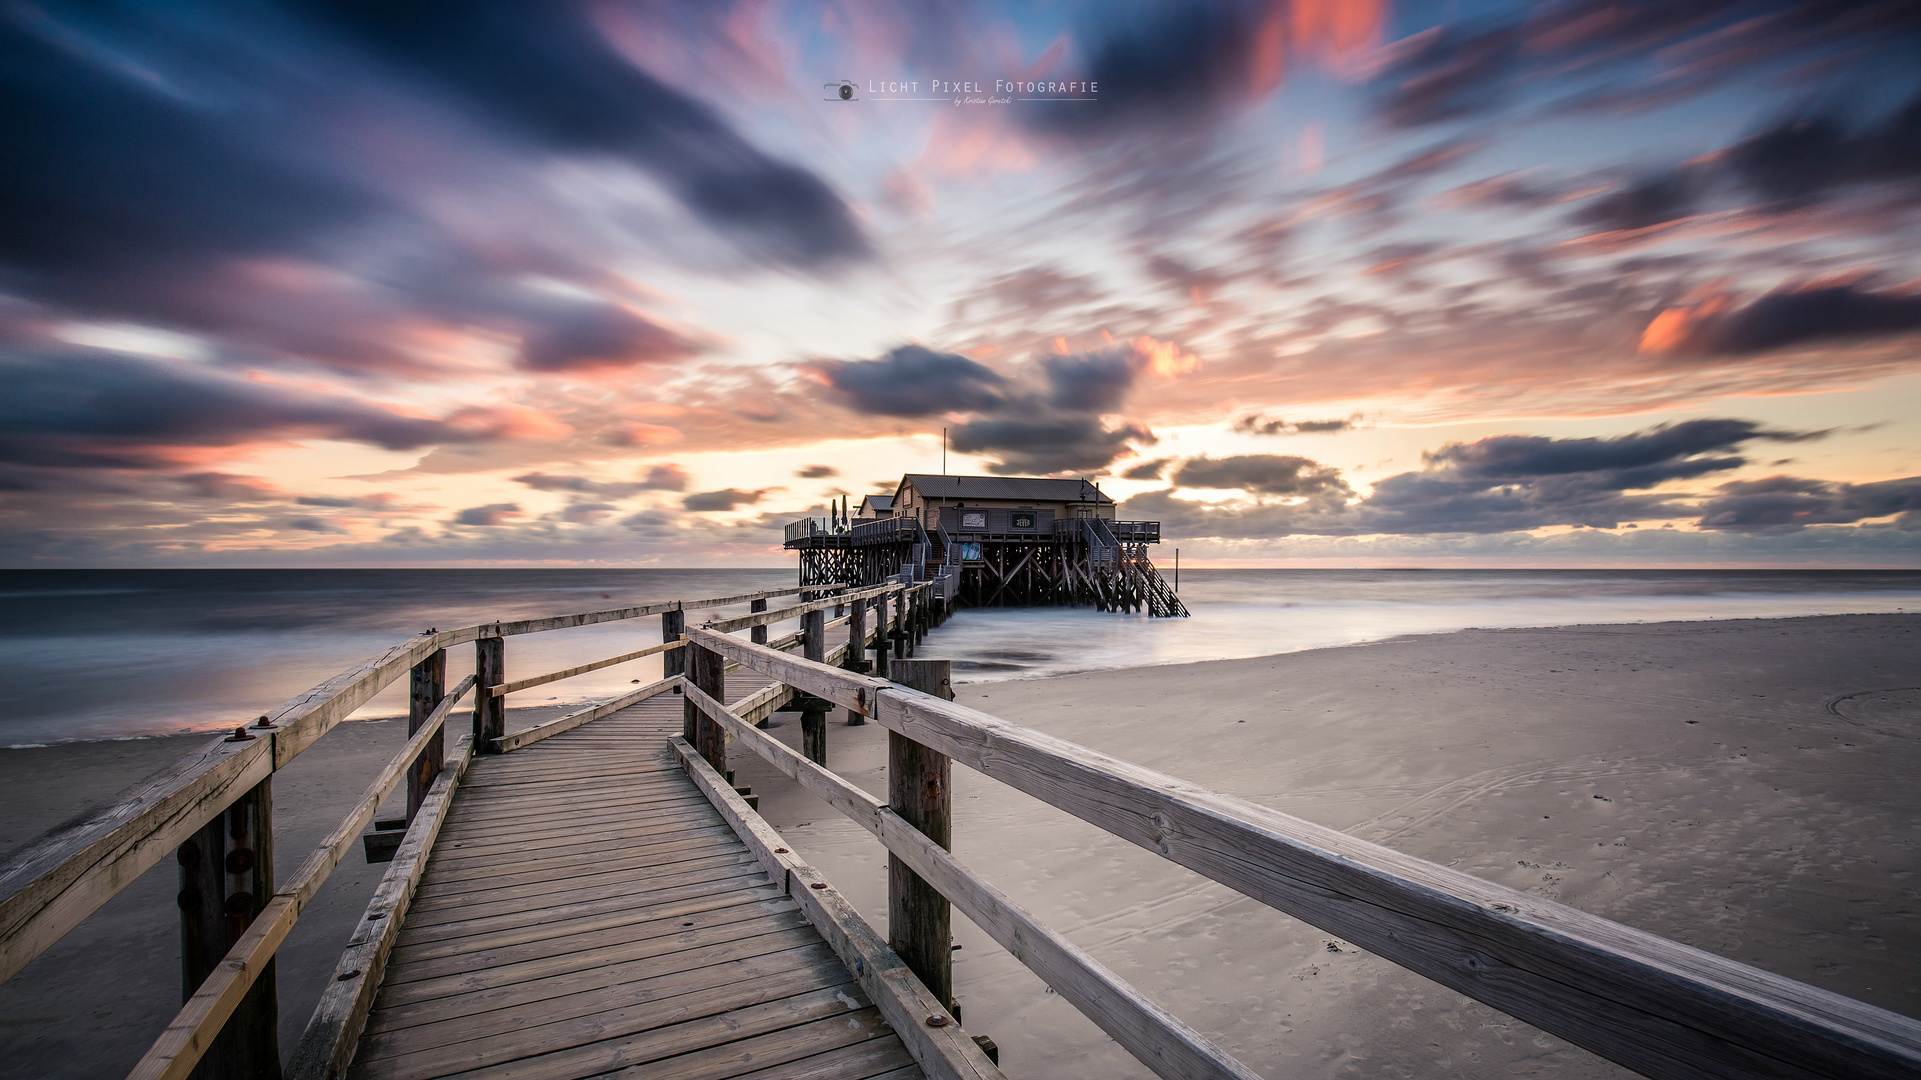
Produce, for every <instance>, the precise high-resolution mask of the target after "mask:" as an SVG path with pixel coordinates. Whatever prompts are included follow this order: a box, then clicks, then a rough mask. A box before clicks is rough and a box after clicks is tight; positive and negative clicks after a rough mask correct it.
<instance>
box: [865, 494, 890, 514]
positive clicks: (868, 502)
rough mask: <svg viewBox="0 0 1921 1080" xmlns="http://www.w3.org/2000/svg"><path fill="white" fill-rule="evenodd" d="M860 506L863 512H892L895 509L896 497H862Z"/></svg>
mask: <svg viewBox="0 0 1921 1080" xmlns="http://www.w3.org/2000/svg"><path fill="white" fill-rule="evenodd" d="M860 506H861V509H863V510H892V509H893V508H894V497H893V496H892V495H862V496H861V497H860Z"/></svg>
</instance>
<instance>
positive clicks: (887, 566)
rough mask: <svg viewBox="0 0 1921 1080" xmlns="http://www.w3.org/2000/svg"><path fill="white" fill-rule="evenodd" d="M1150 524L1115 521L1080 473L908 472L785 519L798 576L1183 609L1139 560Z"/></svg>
mask: <svg viewBox="0 0 1921 1080" xmlns="http://www.w3.org/2000/svg"><path fill="white" fill-rule="evenodd" d="M1160 540H1161V523H1160V522H1158V521H1118V520H1116V518H1115V505H1114V500H1113V499H1111V498H1109V497H1108V496H1107V495H1106V494H1104V493H1102V491H1101V489H1100V486H1099V485H1097V484H1094V483H1092V482H1090V481H1087V480H1047V479H1040V478H1036V477H1026V476H936V475H931V474H927V473H908V474H907V475H905V476H903V477H901V480H900V484H899V486H897V487H896V488H895V489H894V491H893V493H892V494H888V495H869V496H867V497H866V498H863V499H862V500H861V501H860V504H859V507H858V510H857V511H855V512H853V513H851V514H850V513H849V512H848V510H847V507H846V504H845V502H844V501H843V503H842V504H841V506H840V507H839V508H837V509H830V511H829V513H828V516H826V517H807V518H802V519H800V520H799V521H795V522H792V523H790V524H789V525H788V526H787V539H786V545H785V546H786V547H787V548H788V549H789V550H792V551H797V552H799V553H800V582H799V584H801V585H824V584H831V583H833V582H848V583H850V584H854V585H863V586H864V585H877V584H880V583H882V582H885V581H890V580H898V581H905V582H920V581H934V582H939V583H940V586H941V593H942V595H943V596H944V597H946V598H947V599H948V600H950V601H951V602H953V603H955V604H957V605H958V606H961V607H1020V606H1033V605H1065V606H1072V607H1082V606H1088V607H1096V608H1099V609H1100V610H1102V611H1145V612H1147V613H1148V614H1149V615H1157V616H1185V615H1187V613H1188V612H1187V607H1186V605H1184V604H1182V603H1181V599H1180V597H1178V596H1176V595H1175V594H1174V590H1173V588H1172V587H1170V586H1169V585H1168V583H1167V581H1166V580H1165V579H1163V578H1162V577H1161V575H1160V572H1159V571H1157V570H1156V569H1154V564H1153V562H1152V561H1150V560H1149V559H1148V557H1147V546H1148V545H1149V544H1158V543H1160Z"/></svg>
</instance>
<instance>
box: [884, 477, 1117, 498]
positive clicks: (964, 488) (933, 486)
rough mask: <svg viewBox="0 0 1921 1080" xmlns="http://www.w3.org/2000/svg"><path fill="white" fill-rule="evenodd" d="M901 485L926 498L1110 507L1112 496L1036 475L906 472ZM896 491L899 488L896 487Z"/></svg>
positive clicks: (1085, 485)
mask: <svg viewBox="0 0 1921 1080" xmlns="http://www.w3.org/2000/svg"><path fill="white" fill-rule="evenodd" d="M900 482H901V486H902V487H905V486H906V485H908V484H912V485H914V490H915V491H918V492H920V493H921V495H922V497H924V498H929V499H1014V500H1017V501H1019V502H1086V503H1097V504H1100V505H1103V506H1111V505H1113V503H1114V500H1113V499H1110V498H1108V497H1107V496H1106V495H1103V494H1101V491H1100V489H1099V488H1097V487H1095V486H1094V485H1093V484H1091V483H1089V482H1087V481H1086V480H1045V479H1042V478H1040V477H1035V476H936V475H933V474H930V473H908V474H907V475H906V476H903V477H901V478H900ZM895 491H896V493H897V494H898V492H899V489H898V488H896V489H895Z"/></svg>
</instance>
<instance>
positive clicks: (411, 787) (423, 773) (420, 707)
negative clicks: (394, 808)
mask: <svg viewBox="0 0 1921 1080" xmlns="http://www.w3.org/2000/svg"><path fill="white" fill-rule="evenodd" d="M407 689H408V694H407V736H408V738H412V737H413V736H414V734H415V733H416V732H418V731H419V730H420V725H421V724H423V723H425V722H426V720H427V717H428V716H430V715H432V713H433V711H434V706H436V705H438V704H440V699H441V698H443V697H446V696H447V650H445V649H435V650H434V653H433V655H432V656H429V657H427V658H426V659H425V660H422V661H421V662H420V663H418V664H415V665H414V667H413V677H412V679H411V680H410V681H409V683H408V687H407ZM445 734H446V728H445V726H444V725H443V727H442V729H441V733H440V734H438V735H435V736H434V737H433V738H431V739H428V740H427V746H426V748H425V749H423V750H421V751H420V757H419V758H418V759H416V760H415V761H414V763H413V765H412V766H411V767H410V768H409V769H408V770H407V823H408V824H409V825H411V824H413V820H414V815H415V814H417V813H419V812H420V803H421V801H422V800H423V799H425V798H426V797H427V789H428V788H431V787H433V784H434V777H436V776H439V775H440V764H441V762H443V761H445V760H447V745H446V741H445V740H444V739H443V738H442V736H443V735H445Z"/></svg>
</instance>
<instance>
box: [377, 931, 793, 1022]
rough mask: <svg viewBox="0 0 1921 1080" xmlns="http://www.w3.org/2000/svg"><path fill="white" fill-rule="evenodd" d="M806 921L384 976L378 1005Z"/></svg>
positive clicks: (669, 952)
mask: <svg viewBox="0 0 1921 1080" xmlns="http://www.w3.org/2000/svg"><path fill="white" fill-rule="evenodd" d="M682 921H685V920H682ZM806 925H807V920H806V916H804V915H802V914H800V913H799V912H797V911H784V912H775V913H773V914H768V915H757V916H755V917H753V918H751V919H742V920H740V921H739V922H733V923H719V924H714V925H710V926H705V927H694V928H691V929H688V930H686V931H684V932H682V933H678V934H675V935H672V937H670V938H658V937H656V938H638V939H631V940H623V941H618V942H615V943H613V944H611V945H607V946H603V947H601V948H598V949H592V950H587V951H584V952H571V953H558V954H553V955H545V954H543V955H538V956H534V957H531V958H529V959H526V960H519V961H516V962H514V963H511V964H496V965H493V966H491V967H487V968H482V969H480V970H477V971H463V972H456V973H453V974H449V975H432V976H427V977H425V978H420V979H414V978H407V979H405V981H400V982H394V981H388V982H387V983H385V984H384V985H382V986H381V988H380V999H379V1000H380V1007H381V1008H383V1009H395V1008H401V1007H404V1006H406V1005H409V1004H412V1003H415V1002H421V1001H431V1000H433V999H434V998H442V997H452V996H454V995H457V994H470V993H473V992H474V991H476V990H487V989H491V988H494V987H500V986H517V985H519V984H521V983H532V982H540V981H541V980H543V979H551V978H553V977H555V976H557V975H572V974H575V973H577V972H583V971H597V970H600V969H602V968H610V967H614V966H616V965H620V964H631V963H634V962H636V961H640V960H649V959H653V958H655V957H661V956H673V955H674V954H676V953H681V952H686V951H688V950H689V949H695V948H699V947H701V946H703V945H718V944H721V943H723V942H728V941H741V940H744V939H747V938H757V937H767V936H769V935H776V934H781V933H784V932H786V931H791V930H794V929H797V928H801V927H805V926H806Z"/></svg>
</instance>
